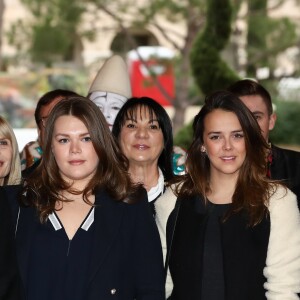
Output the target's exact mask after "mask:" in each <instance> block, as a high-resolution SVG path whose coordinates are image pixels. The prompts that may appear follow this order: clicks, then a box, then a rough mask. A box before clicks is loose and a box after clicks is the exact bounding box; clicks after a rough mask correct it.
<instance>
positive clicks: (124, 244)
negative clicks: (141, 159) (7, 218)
mask: <svg viewBox="0 0 300 300" xmlns="http://www.w3.org/2000/svg"><path fill="white" fill-rule="evenodd" d="M43 150H44V153H43V157H42V161H41V163H40V165H39V166H38V167H37V169H36V170H35V171H34V172H33V173H32V174H31V175H30V176H29V177H28V178H27V179H26V182H25V185H24V187H23V190H22V198H21V205H20V206H19V208H18V212H17V213H16V214H15V235H16V243H17V254H18V260H19V267H20V272H21V278H22V283H23V286H24V299H28V300H40V299H43V300H54V299H55V300H58V299H61V300H65V299H72V300H75V299H76V300H83V299H84V300H96V299H112V297H113V298H116V299H124V300H125V299H128V300H133V299H147V300H148V299H149V300H150V299H153V300H163V299H164V290H163V263H162V254H161V247H160V240H159V235H158V232H157V228H156V226H155V223H154V220H153V217H152V215H151V211H150V209H149V207H148V201H147V194H146V191H145V190H144V189H143V188H142V187H141V186H139V185H134V184H132V183H131V180H130V178H129V175H128V174H127V171H126V170H127V161H126V159H125V157H123V156H122V155H121V154H120V153H121V152H120V150H119V148H118V146H117V144H116V143H115V142H114V139H113V137H112V135H111V133H110V131H109V128H108V126H107V124H106V121H105V118H104V116H103V115H102V113H101V112H100V110H99V109H98V108H97V106H96V105H95V104H94V103H93V102H92V101H90V100H89V99H87V98H84V97H70V98H68V99H67V100H61V101H60V102H59V103H58V104H56V105H55V107H54V108H53V110H52V111H51V113H50V115H49V117H48V119H47V124H46V127H45V136H44V143H43ZM4 192H5V194H6V195H5V197H7V198H8V199H9V200H10V202H11V203H12V205H13V204H14V203H16V202H17V201H16V200H17V196H16V195H18V193H17V191H16V189H13V188H10V189H7V190H6V191H4Z"/></svg>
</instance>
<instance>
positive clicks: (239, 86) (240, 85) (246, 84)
mask: <svg viewBox="0 0 300 300" xmlns="http://www.w3.org/2000/svg"><path fill="white" fill-rule="evenodd" d="M227 90H228V91H230V92H232V93H234V94H236V95H237V96H238V97H241V96H260V97H262V99H263V101H264V103H265V104H266V106H267V110H268V114H269V116H271V115H272V113H273V105H272V98H271V95H270V94H269V92H268V91H267V90H266V89H265V88H264V87H263V86H262V85H261V84H259V83H258V82H257V81H255V80H252V79H242V80H238V81H236V82H235V83H233V84H232V85H231V86H229V87H228V88H227Z"/></svg>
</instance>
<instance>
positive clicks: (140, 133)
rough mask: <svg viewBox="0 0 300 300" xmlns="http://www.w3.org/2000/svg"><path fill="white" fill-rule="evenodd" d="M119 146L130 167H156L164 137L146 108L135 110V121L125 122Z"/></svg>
mask: <svg viewBox="0 0 300 300" xmlns="http://www.w3.org/2000/svg"><path fill="white" fill-rule="evenodd" d="M119 141H120V146H121V149H122V151H123V153H124V154H125V156H126V157H127V158H128V160H129V163H130V165H132V164H139V165H140V164H143V165H157V162H158V158H159V156H160V155H161V153H162V151H163V148H164V137H163V133H162V130H161V128H160V126H159V124H158V121H157V120H156V117H155V115H153V117H152V118H151V117H150V114H149V110H148V109H147V107H142V109H140V107H138V108H137V111H136V119H134V120H125V123H124V125H123V127H122V129H121V132H120V136H119Z"/></svg>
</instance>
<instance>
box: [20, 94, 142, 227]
mask: <svg viewBox="0 0 300 300" xmlns="http://www.w3.org/2000/svg"><path fill="white" fill-rule="evenodd" d="M65 115H70V116H74V117H76V118H78V119H79V120H80V121H82V122H83V123H84V124H85V126H86V128H87V129H88V130H89V134H90V137H91V140H92V143H93V146H94V148H95V151H96V153H97V155H98V157H99V164H98V167H97V170H96V173H95V175H94V176H93V178H92V179H91V180H90V182H89V183H88V184H87V186H86V187H85V188H84V190H83V191H78V190H74V189H72V187H71V185H70V184H69V183H67V182H65V181H64V180H63V179H62V177H61V175H60V172H59V168H58V165H57V163H56V161H55V157H54V155H53V153H52V150H51V146H52V134H53V130H54V125H55V122H56V120H57V119H58V118H59V117H61V116H65ZM127 165H128V162H127V159H126V158H125V157H124V156H123V155H122V154H121V151H120V150H119V147H118V145H117V144H116V143H115V141H114V139H113V137H112V135H111V133H110V130H109V128H108V125H107V123H106V120H105V118H104V116H103V114H102V113H101V111H100V110H99V108H98V107H97V106H96V105H95V104H94V103H93V102H92V101H90V100H89V99H87V98H85V97H81V96H80V97H70V98H68V99H66V100H62V101H61V102H59V103H58V104H57V105H55V107H54V108H53V110H52V111H51V113H50V115H49V118H48V120H47V124H46V128H45V142H44V153H43V157H42V161H41V164H40V165H39V167H38V168H37V169H36V171H35V172H33V173H32V175H31V176H30V177H29V178H28V180H27V182H26V185H25V193H24V194H25V195H26V196H25V198H24V199H23V203H24V204H27V205H33V206H35V207H36V208H37V210H38V213H39V216H40V220H41V221H42V222H44V221H45V220H46V219H47V216H48V215H49V214H50V213H52V212H53V211H54V210H55V204H56V202H57V201H69V200H68V199H65V198H64V197H62V195H61V192H62V191H64V190H66V191H68V192H70V193H72V194H77V195H78V194H81V193H82V194H83V200H84V201H85V202H86V203H89V204H91V203H90V202H89V201H88V196H89V195H90V194H92V193H95V191H97V190H98V189H101V188H102V189H105V190H106V191H107V192H108V193H109V194H110V195H111V197H112V198H114V199H115V200H117V201H126V202H132V201H131V196H132V195H133V194H134V193H136V192H137V190H138V189H139V187H138V186H134V185H132V183H131V180H130V177H129V175H128V173H127V171H126V170H127Z"/></svg>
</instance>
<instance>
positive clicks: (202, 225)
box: [167, 197, 270, 300]
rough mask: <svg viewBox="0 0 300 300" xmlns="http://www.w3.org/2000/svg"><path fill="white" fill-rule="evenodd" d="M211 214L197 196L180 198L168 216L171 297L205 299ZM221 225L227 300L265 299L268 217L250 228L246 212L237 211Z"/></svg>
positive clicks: (173, 298)
mask: <svg viewBox="0 0 300 300" xmlns="http://www.w3.org/2000/svg"><path fill="white" fill-rule="evenodd" d="M179 203H180V205H178V204H179ZM177 213H178V215H177ZM208 214H209V211H208V210H207V209H206V207H205V206H204V201H203V200H201V198H198V197H195V198H191V199H183V200H180V199H179V200H177V204H176V208H175V209H174V210H173V212H172V213H171V215H170V217H169V220H168V224H167V244H168V256H169V268H170V272H171V276H172V279H173V283H174V288H173V292H172V295H171V298H170V299H172V300H205V299H201V282H202V275H203V274H202V263H203V245H204V236H205V230H206V224H207V217H208ZM176 217H177V222H176V230H175V231H174V236H173V230H174V224H175V220H176ZM220 228H221V248H222V255H223V269H224V284H225V300H254V299H255V300H263V299H264V300H265V299H266V296H265V292H266V291H265V289H264V288H263V284H264V282H265V281H266V279H265V278H264V276H263V269H264V267H265V261H266V256H267V249H268V241H269V234H270V221H269V218H266V219H264V220H263V221H262V222H261V223H260V224H259V225H257V226H255V227H253V228H252V227H250V228H249V227H247V219H246V217H245V216H244V214H243V213H240V214H235V215H233V216H232V217H230V218H229V220H227V221H226V222H225V223H223V222H221V221H220ZM172 236H173V240H172ZM171 240H172V245H171ZM170 249H171V250H170Z"/></svg>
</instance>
